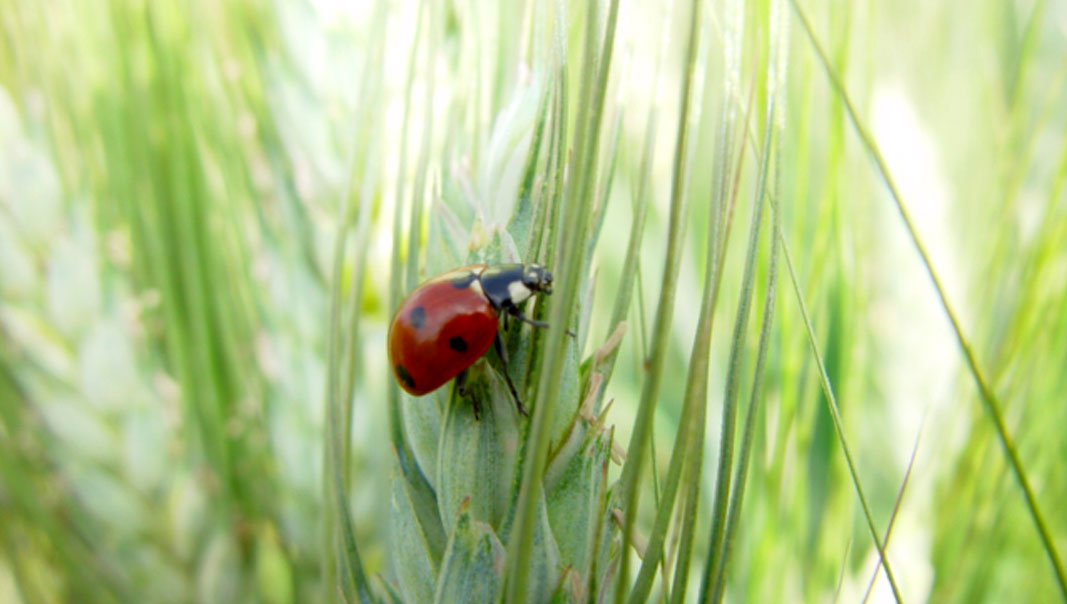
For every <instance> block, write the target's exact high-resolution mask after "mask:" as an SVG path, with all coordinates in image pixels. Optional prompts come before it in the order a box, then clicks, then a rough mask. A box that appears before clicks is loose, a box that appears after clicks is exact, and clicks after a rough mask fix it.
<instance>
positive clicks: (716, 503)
mask: <svg viewBox="0 0 1067 604" xmlns="http://www.w3.org/2000/svg"><path fill="white" fill-rule="evenodd" d="M773 116H774V99H773V97H772V98H771V99H770V100H769V104H768V108H767V122H766V124H767V127H766V134H765V136H764V140H763V154H762V158H761V161H760V172H759V184H758V185H757V187H756V197H755V202H754V207H753V211H752V223H751V226H750V228H749V238H748V252H747V254H746V257H745V269H744V273H743V276H742V282H741V294H740V298H739V300H738V304H737V316H736V317H735V319H734V334H733V338H732V342H733V344H732V345H731V348H730V362H729V369H728V370H727V374H726V392H725V394H724V396H723V410H722V424H721V428H722V437H721V439H720V441H719V442H720V446H719V467H718V473H717V474H716V479H715V495H714V499H713V508H712V524H711V536H710V538H709V539H710V540H709V542H708V543H709V547H710V548H711V551H710V553H709V555H708V557H707V559H706V560H705V565H704V575H703V578H702V580H701V600H700V601H701V602H705V601H707V599H708V597H709V596H711V594H712V590H714V589H717V587H715V586H716V584H717V583H718V579H717V578H716V575H717V570H716V569H718V568H719V566H720V565H721V564H722V562H721V558H722V557H723V556H724V553H723V549H724V545H723V541H724V539H723V535H724V532H725V527H726V515H727V505H728V502H729V495H730V482H731V474H732V472H733V455H734V439H735V437H736V434H735V432H736V421H737V397H738V393H739V390H740V380H741V364H742V361H743V358H742V357H743V353H744V348H745V340H746V339H747V338H746V335H747V330H746V327H747V325H748V313H749V309H750V308H751V304H752V295H753V291H754V288H755V278H756V273H755V271H756V255H757V251H758V249H759V238H760V230H761V225H762V218H763V200H764V197H765V193H766V188H767V172H768V166H769V162H770V155H771V151H770V149H771V144H772V140H773V138H772V136H773V133H774V128H773V126H772V120H773ZM713 573H715V574H713Z"/></svg>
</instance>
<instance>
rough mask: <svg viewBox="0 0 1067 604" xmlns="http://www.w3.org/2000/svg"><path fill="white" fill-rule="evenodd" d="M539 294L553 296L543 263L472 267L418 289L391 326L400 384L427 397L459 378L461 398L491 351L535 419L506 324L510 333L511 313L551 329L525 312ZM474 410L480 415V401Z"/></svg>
mask: <svg viewBox="0 0 1067 604" xmlns="http://www.w3.org/2000/svg"><path fill="white" fill-rule="evenodd" d="M536 293H544V294H551V293H552V273H550V272H548V270H546V269H545V268H544V267H542V266H540V265H538V264H497V265H493V266H489V265H486V264H472V265H470V266H464V267H462V268H457V269H455V270H452V271H449V272H447V273H444V274H442V275H439V276H437V277H434V278H432V279H430V280H429V281H426V282H425V283H423V284H422V285H420V286H418V287H417V288H415V290H414V291H412V292H411V293H410V294H408V297H407V298H405V299H404V301H403V302H401V303H400V307H399V308H397V311H396V314H395V315H393V320H392V322H391V324H390V326H389V361H390V365H391V366H392V368H393V374H394V375H395V376H396V381H397V382H399V383H400V386H401V387H403V388H404V390H406V391H407V392H408V393H409V394H412V395H414V396H422V395H424V394H428V393H430V392H433V391H434V390H437V389H438V388H440V387H441V386H442V385H443V384H444V383H445V382H447V381H449V380H451V379H452V378H456V388H457V390H458V392H459V393H460V394H461V395H462V394H464V384H465V380H466V377H467V368H469V367H470V366H471V365H473V364H474V363H475V362H476V361H477V360H478V359H480V358H482V356H483V355H484V354H485V353H486V352H488V351H489V347H490V346H492V347H494V348H495V349H496V353H497V355H498V356H499V357H500V360H501V361H503V364H504V380H505V381H506V382H507V385H508V389H509V390H511V395H512V396H513V397H515V404H516V405H517V406H518V408H519V412H520V413H522V414H523V415H528V414H527V413H526V409H525V408H523V406H522V401H521V400H520V399H519V394H518V391H517V390H516V389H515V384H513V383H512V381H511V376H509V375H508V372H507V366H508V358H507V352H506V350H505V349H504V344H503V342H502V341H501V339H500V320H501V318H503V320H504V322H505V328H506V327H507V318H508V316H509V315H510V316H512V317H514V318H516V319H518V320H520V321H523V322H525V323H529V324H530V325H533V326H536V327H542V328H544V327H548V324H547V323H544V322H542V321H536V320H534V319H531V318H529V317H527V316H526V315H524V314H523V313H522V311H521V310H519V305H520V304H522V303H523V302H525V301H526V300H528V299H529V298H531V297H532V296H533V295H534V294H536ZM474 412H475V416H476V417H477V416H478V415H479V414H480V413H479V408H478V405H477V402H476V403H475V407H474Z"/></svg>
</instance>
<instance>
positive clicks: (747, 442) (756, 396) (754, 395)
mask: <svg viewBox="0 0 1067 604" xmlns="http://www.w3.org/2000/svg"><path fill="white" fill-rule="evenodd" d="M769 127H770V126H769ZM773 213H774V219H773V220H774V225H773V228H774V229H777V228H778V225H779V220H780V218H779V214H778V211H777V210H774V212H773ZM777 278H778V245H777V239H775V238H774V237H773V236H772V237H771V265H770V269H769V274H768V276H767V294H766V297H765V299H764V302H763V321H762V325H761V326H760V338H759V348H758V351H757V353H756V368H755V369H754V371H753V377H752V392H751V395H750V396H749V403H748V410H747V411H746V412H745V424H744V428H743V431H742V437H741V448H740V458H739V459H738V460H737V473H736V476H735V477H734V490H733V492H732V493H731V495H730V505H729V508H728V510H727V515H726V528H725V532H724V533H723V552H722V556H721V557H720V558H719V564H718V568H716V570H715V580H714V582H713V585H714V590H713V591H712V597H711V601H712V602H716V603H718V602H722V598H723V595H724V594H725V593H726V567H727V565H728V564H729V561H730V552H731V546H732V545H733V535H734V534H735V533H736V531H737V525H738V523H739V521H740V516H741V504H742V503H743V501H744V496H745V480H746V478H747V476H748V467H749V459H750V457H751V453H752V447H753V440H754V434H755V429H756V416H757V413H758V411H759V401H760V394H761V391H760V387H761V386H762V380H763V366H764V363H765V361H766V359H767V348H768V347H769V344H770V336H771V328H772V326H773V324H774V304H775V300H776V285H777Z"/></svg>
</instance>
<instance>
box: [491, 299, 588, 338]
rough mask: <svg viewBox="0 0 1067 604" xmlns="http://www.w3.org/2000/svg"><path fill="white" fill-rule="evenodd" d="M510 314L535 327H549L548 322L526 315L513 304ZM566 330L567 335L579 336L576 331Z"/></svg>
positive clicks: (509, 310)
mask: <svg viewBox="0 0 1067 604" xmlns="http://www.w3.org/2000/svg"><path fill="white" fill-rule="evenodd" d="M508 314H509V315H511V316H513V317H515V318H516V319H518V320H520V321H522V322H523V323H529V324H530V325H533V326H534V327H540V328H542V329H548V323H545V322H544V321H538V320H536V319H531V318H530V317H527V316H526V315H524V314H522V311H521V310H519V307H518V306H512V307H510V308H508ZM504 316H507V315H504ZM566 331H567V335H569V336H570V337H572V338H576V337H578V336H577V335H575V333H574V332H573V331H571V330H569V329H568V330H566Z"/></svg>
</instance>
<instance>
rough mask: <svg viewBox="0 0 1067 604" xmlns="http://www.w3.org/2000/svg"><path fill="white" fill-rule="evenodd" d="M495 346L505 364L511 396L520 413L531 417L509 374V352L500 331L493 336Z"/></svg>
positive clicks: (506, 379) (505, 377) (505, 376)
mask: <svg viewBox="0 0 1067 604" xmlns="http://www.w3.org/2000/svg"><path fill="white" fill-rule="evenodd" d="M493 347H494V348H496V354H497V356H499V357H500V361H501V362H502V363H503V364H504V381H505V382H507V383H508V389H509V390H511V396H513V397H515V405H516V406H517V407H518V408H519V413H521V414H523V415H525V416H526V417H529V416H530V414H529V413H527V412H526V408H525V407H523V406H522V400H521V399H520V398H519V392H518V390H516V389H515V384H513V383H512V382H511V376H510V375H508V352H507V350H506V349H505V348H504V342H503V341H502V340H501V339H500V332H499V331H498V332H497V333H496V335H495V336H493Z"/></svg>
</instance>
